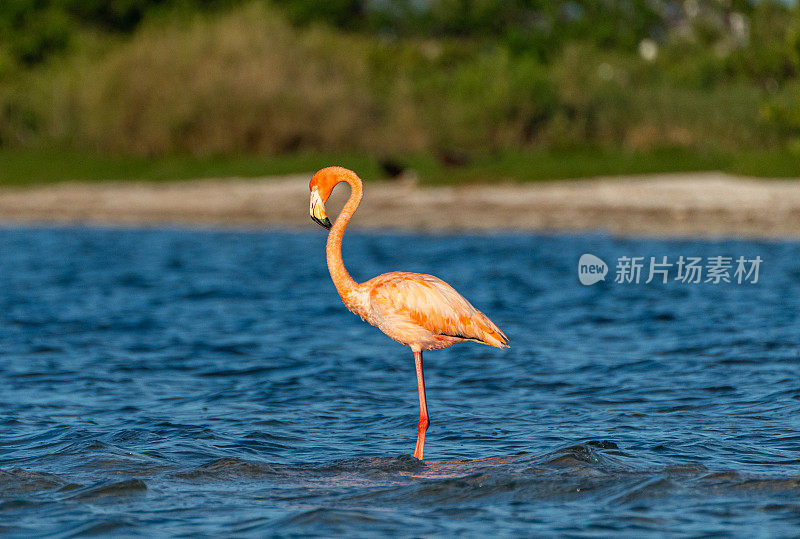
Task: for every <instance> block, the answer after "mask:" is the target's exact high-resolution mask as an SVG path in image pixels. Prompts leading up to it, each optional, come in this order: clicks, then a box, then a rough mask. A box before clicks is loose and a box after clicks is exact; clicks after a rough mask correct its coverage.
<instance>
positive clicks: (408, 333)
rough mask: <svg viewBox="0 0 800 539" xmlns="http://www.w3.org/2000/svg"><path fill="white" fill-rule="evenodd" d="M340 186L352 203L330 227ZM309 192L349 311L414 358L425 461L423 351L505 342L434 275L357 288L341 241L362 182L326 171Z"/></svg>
mask: <svg viewBox="0 0 800 539" xmlns="http://www.w3.org/2000/svg"><path fill="white" fill-rule="evenodd" d="M341 182H347V183H348V184H349V185H350V198H349V199H348V200H347V203H346V204H345V205H344V208H343V209H342V211H341V213H340V214H339V216H338V217H337V218H336V222H335V223H334V224H333V225H331V221H330V219H328V217H327V215H326V214H325V202H326V201H327V200H328V197H329V196H330V194H331V191H333V188H334V187H335V186H336V185H338V184H339V183H341ZM309 189H310V190H311V208H310V212H311V218H312V219H313V220H314V221H316V222H317V223H318V224H320V225H321V226H323V227H324V228H326V229H328V230H330V232H329V234H328V242H327V245H326V249H325V251H326V253H327V258H328V269H329V270H330V273H331V278H332V279H333V284H334V285H336V291H337V292H339V295H340V296H341V297H342V301H343V302H344V305H345V307H347V308H348V309H349V310H350V311H351V312H353V313H355V314H357V315H358V316H360V317H361V319H362V320H366V321H367V322H369V323H370V324H372V325H373V326H376V327H378V329H380V330H381V331H383V332H384V333H385V334H386V335H387V336H389V337H390V338H391V339H394V340H395V341H397V342H399V343H400V344H403V345H405V346H408V347H409V348H411V350H412V351H413V352H414V363H415V365H416V368H417V389H418V391H419V411H420V413H419V423H418V428H417V444H416V446H415V447H414V457H415V458H418V459H420V460H422V455H423V452H424V450H425V432H426V431H427V430H428V425H430V421H429V420H428V407H427V404H426V402H425V377H424V374H423V371H422V351H423V350H439V349H442V348H447V347H448V346H452V345H454V344H456V343H459V342H467V341H472V342H477V343H481V344H487V345H489V346H494V347H496V348H507V347H508V342H507V340H506V336H505V334H504V333H503V332H502V331H501V330H500V329H499V328H498V327H497V326H496V325H495V324H494V322H492V321H491V320H489V317H488V316H486V315H485V314H483V313H482V312H480V311H479V310H478V309H476V308H475V307H473V306H472V305H471V304H470V303H469V302H468V301H467V300H466V299H464V297H463V296H461V294H459V293H458V292H456V291H455V289H454V288H453V287H452V286H450V285H449V284H447V283H446V282H444V281H442V280H441V279H439V278H437V277H434V276H433V275H425V274H423V273H408V272H405V271H393V272H391V273H384V274H383V275H379V276H377V277H375V278H374V279H370V280H369V281H367V282H364V283H357V282H355V281H354V280H353V278H352V277H350V274H349V273H348V272H347V269H346V268H345V267H344V262H343V261H342V236H343V235H344V231H345V228H347V223H348V222H349V221H350V218H351V217H352V216H353V214H354V213H355V211H356V209H358V205H359V204H360V203H361V197H362V192H363V187H362V183H361V179H360V178H359V177H358V176H357V175H356V174H355V172H353V171H351V170H348V169H346V168H342V167H328V168H324V169H322V170H320V171H319V172H317V173H316V174H314V176H313V177H312V178H311V183H310V184H309Z"/></svg>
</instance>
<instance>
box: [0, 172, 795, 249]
mask: <svg viewBox="0 0 800 539" xmlns="http://www.w3.org/2000/svg"><path fill="white" fill-rule="evenodd" d="M309 177H310V176H309V175H302V176H290V177H279V178H265V179H259V180H240V179H229V180H200V181H191V182H174V183H164V184H152V183H101V184H79V183H64V184H57V185H51V186H44V187H34V188H2V189H0V221H5V222H40V223H41V222H49V223H54V222H57V223H110V224H137V225H139V224H144V225H156V224H204V225H216V226H237V225H251V226H257V227H278V226H289V227H296V226H303V227H306V226H307V227H311V226H315V225H313V223H311V222H310V220H309V217H308V180H309ZM339 189H340V190H341V192H338V191H339V190H337V192H336V193H334V196H333V197H332V199H331V203H330V204H329V210H330V211H329V213H330V214H331V215H336V213H337V210H338V209H339V208H340V207H341V205H342V204H343V202H344V200H345V198H346V195H347V190H346V188H341V187H340V188H339ZM353 226H358V227H362V228H393V229H410V230H443V231H444V230H457V231H470V230H472V231H476V230H495V229H502V230H529V231H573V230H605V231H608V232H611V233H615V234H622V235H647V236H733V237H788V238H800V181H796V180H759V179H756V178H739V177H732V176H727V175H724V174H717V173H704V174H694V173H693V174H670V175H653V176H645V177H624V178H596V179H590V180H571V181H554V182H543V183H537V184H525V185H517V184H504V185H470V186H459V187H416V186H412V185H408V184H402V183H396V182H395V183H392V182H381V183H377V182H376V183H368V184H367V185H366V187H365V198H364V202H363V203H362V205H361V208H360V209H359V211H358V213H357V214H356V217H355V218H354V220H353Z"/></svg>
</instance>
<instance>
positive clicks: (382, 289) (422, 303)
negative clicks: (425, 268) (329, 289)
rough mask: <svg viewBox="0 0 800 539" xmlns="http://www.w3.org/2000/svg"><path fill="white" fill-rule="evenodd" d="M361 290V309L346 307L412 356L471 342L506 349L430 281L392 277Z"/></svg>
mask: <svg viewBox="0 0 800 539" xmlns="http://www.w3.org/2000/svg"><path fill="white" fill-rule="evenodd" d="M360 287H362V288H363V290H364V292H363V295H362V296H361V297H363V298H366V299H367V302H366V305H365V307H366V309H364V310H361V309H362V308H363V307H362V305H348V304H347V302H345V305H346V306H347V308H348V309H350V310H351V311H353V312H355V313H356V314H358V315H360V316H361V317H362V318H363V319H364V320H366V321H367V322H369V323H370V324H372V325H373V326H376V327H378V328H379V329H380V330H381V331H383V332H384V333H385V334H386V335H387V336H388V337H389V338H391V339H394V340H395V341H397V342H399V343H400V344H404V345H405V346H408V347H409V348H411V349H412V350H413V351H415V352H421V351H426V350H440V349H442V348H447V347H448V346H452V345H454V344H456V343H459V342H467V341H474V342H479V343H483V344H488V345H490V346H496V347H498V348H504V347H506V346H508V345H507V344H506V338H505V335H504V334H503V332H502V331H500V329H499V328H498V327H497V326H496V325H495V324H494V323H493V322H492V321H491V320H489V317H488V316H486V315H485V314H483V313H482V312H480V311H479V310H478V309H476V308H475V307H473V306H472V305H471V304H470V302H469V301H467V300H466V299H464V297H463V296H462V295H461V294H459V293H458V292H456V291H455V289H454V288H453V287H452V286H450V285H449V284H447V283H446V282H444V281H442V280H441V279H439V278H438V277H434V276H433V275H426V274H424V273H408V272H405V271H393V272H391V273H384V274H383V275H379V276H377V277H375V278H373V279H370V280H369V281H367V282H365V283H362V284H361V285H360Z"/></svg>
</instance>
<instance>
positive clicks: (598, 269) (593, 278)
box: [578, 253, 608, 286]
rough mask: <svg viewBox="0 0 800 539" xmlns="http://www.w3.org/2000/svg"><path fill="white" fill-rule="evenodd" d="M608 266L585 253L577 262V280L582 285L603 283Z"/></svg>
mask: <svg viewBox="0 0 800 539" xmlns="http://www.w3.org/2000/svg"><path fill="white" fill-rule="evenodd" d="M607 273H608V266H607V265H606V263H605V262H603V261H602V260H601V259H599V258H597V257H596V256H594V255H590V254H589V253H585V254H583V255H581V259H580V260H578V280H579V281H580V282H581V284H582V285H585V286H589V285H593V284H594V283H596V282H597V281H605V280H606V274H607Z"/></svg>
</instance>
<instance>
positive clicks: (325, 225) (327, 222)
mask: <svg viewBox="0 0 800 539" xmlns="http://www.w3.org/2000/svg"><path fill="white" fill-rule="evenodd" d="M311 219H313V220H314V222H316V223H317V224H318V225H319V226H321V227H322V228H324V229H325V230H330V229H331V227H332V226H333V225H332V224H331V220H330V219H328V218H327V217H326V218H325V219H317V218H316V217H314V216H313V215H312V216H311Z"/></svg>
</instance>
